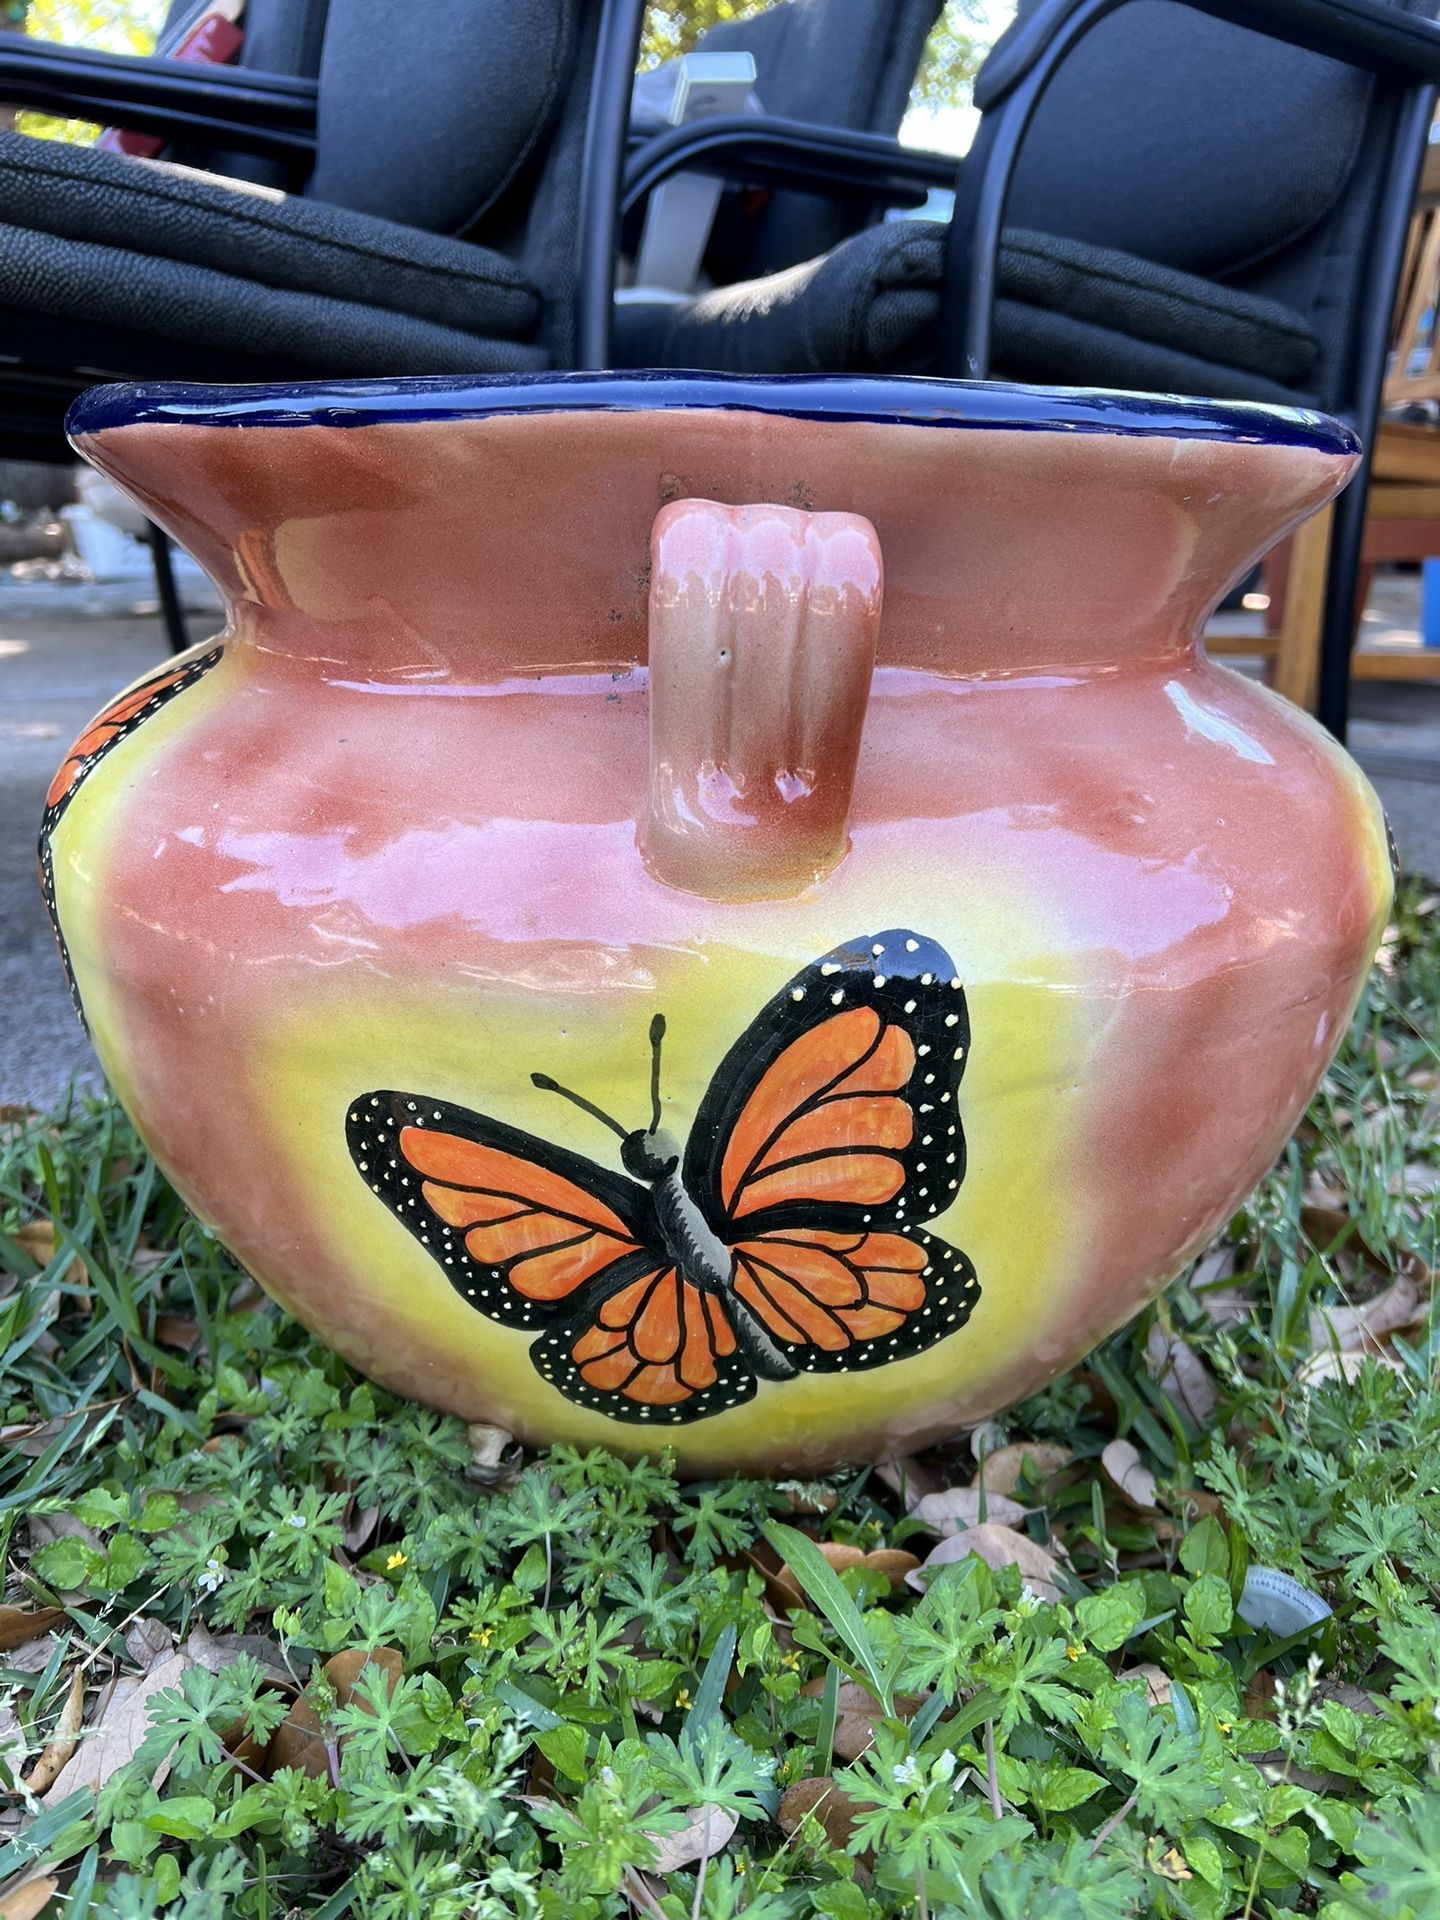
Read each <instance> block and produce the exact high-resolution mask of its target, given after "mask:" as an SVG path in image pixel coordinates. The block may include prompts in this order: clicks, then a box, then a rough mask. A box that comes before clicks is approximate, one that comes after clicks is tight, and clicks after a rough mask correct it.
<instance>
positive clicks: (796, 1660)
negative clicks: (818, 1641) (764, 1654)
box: [780, 1647, 800, 1673]
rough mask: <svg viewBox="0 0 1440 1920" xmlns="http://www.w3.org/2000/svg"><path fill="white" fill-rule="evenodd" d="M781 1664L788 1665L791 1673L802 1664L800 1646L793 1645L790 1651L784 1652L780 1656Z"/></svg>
mask: <svg viewBox="0 0 1440 1920" xmlns="http://www.w3.org/2000/svg"><path fill="white" fill-rule="evenodd" d="M780 1664H781V1666H782V1667H788V1668H789V1669H790V1671H791V1673H794V1672H795V1671H796V1669H797V1668H798V1667H799V1665H800V1649H799V1648H798V1647H791V1649H790V1651H789V1652H788V1653H782V1654H781V1656H780Z"/></svg>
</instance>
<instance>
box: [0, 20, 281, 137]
mask: <svg viewBox="0 0 1440 1920" xmlns="http://www.w3.org/2000/svg"><path fill="white" fill-rule="evenodd" d="M0 100H4V101H6V102H7V103H9V104H12V105H16V106H25V107H39V108H41V109H43V110H44V111H45V112H47V113H59V114H64V115H68V116H70V117H73V118H76V119H83V120H98V121H100V122H101V123H102V124H105V125H113V124H115V123H117V122H118V123H120V124H122V125H124V126H126V127H133V128H135V129H136V130H137V131H138V132H142V133H159V134H164V135H166V136H168V137H170V138H172V139H174V138H183V139H197V138H198V139H202V140H203V141H204V143H205V144H206V145H224V146H227V147H235V148H238V149H242V150H244V151H246V152H251V153H265V154H274V155H277V156H280V157H283V158H286V159H289V160H300V161H305V160H313V158H314V153H315V101H316V86H315V82H314V81H313V80H301V79H296V78H293V77H292V76H290V75H288V74H269V73H254V72H251V71H250V70H249V69H248V68H245V67H216V66H202V65H199V64H198V63H192V62H189V61H184V60H166V59H157V58H139V57H137V56H135V55H131V54H123V53H98V52H94V51H92V50H91V49H90V48H88V47H66V46H59V45H56V44H55V43H54V42H52V41H47V40H31V39H28V38H26V37H25V36H24V35H22V34H18V33H6V34H0Z"/></svg>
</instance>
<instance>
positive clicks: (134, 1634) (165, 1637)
mask: <svg viewBox="0 0 1440 1920" xmlns="http://www.w3.org/2000/svg"><path fill="white" fill-rule="evenodd" d="M125 1651H126V1652H127V1653H128V1654H129V1656H130V1658H131V1660H132V1661H133V1662H134V1663H135V1665H136V1666H137V1667H138V1668H139V1669H140V1671H141V1672H142V1673H148V1672H149V1670H150V1668H151V1667H153V1666H155V1665H157V1664H158V1663H159V1662H160V1661H161V1660H168V1659H169V1657H170V1655H171V1654H172V1653H173V1652H174V1651H175V1636H174V1634H173V1633H171V1631H170V1629H169V1627H167V1626H166V1624H165V1622H164V1621H163V1620H136V1621H135V1622H134V1623H133V1624H132V1626H131V1627H130V1630H129V1632H128V1633H127V1634H126V1635H125Z"/></svg>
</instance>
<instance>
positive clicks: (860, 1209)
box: [685, 928, 980, 1372]
mask: <svg viewBox="0 0 1440 1920" xmlns="http://www.w3.org/2000/svg"><path fill="white" fill-rule="evenodd" d="M969 1045H970V1027H969V1019H968V1014H967V1010H966V1004H965V991H964V988H963V986H962V985H961V982H960V979H959V976H958V974H957V973H956V971H955V966H954V963H953V962H952V960H951V958H950V956H949V954H947V953H946V952H945V950H944V949H943V948H942V947H940V946H938V945H937V944H936V942H934V941H933V940H928V939H925V938H924V937H922V936H921V935H919V934H916V933H912V932H910V931H908V930H907V929H905V928H895V929H892V930H891V931H889V932H886V933H879V934H875V935H874V936H873V937H871V938H870V939H866V940H856V941H852V942H850V943H848V944H847V945H846V946H843V947H838V948H836V949H835V951H834V952H832V953H829V954H827V955H826V956H825V957H824V958H823V959H821V960H817V961H816V962H815V963H814V964H813V965H811V966H809V967H806V968H805V969H804V970H803V971H802V972H801V973H799V974H797V975H796V977H795V978H794V979H793V980H792V981H791V982H790V983H789V985H788V986H786V987H785V988H784V989H783V990H782V991H781V992H780V993H778V994H777V995H776V996H775V998H774V999H773V1000H772V1001H771V1002H770V1003H769V1005H768V1006H766V1007H765V1008H764V1009H763V1010H762V1011H761V1013H760V1014H759V1016H758V1017H757V1018H756V1020H755V1021H754V1022H752V1024H751V1026H750V1027H749V1028H748V1030H747V1031H746V1032H745V1033H744V1034H743V1035H742V1036H741V1037H740V1039H739V1040H737V1041H736V1043H735V1045H734V1046H733V1047H732V1048H731V1049H730V1052H729V1053H728V1054H727V1055H726V1057H725V1059H724V1061H723V1062H722V1063H721V1066H720V1069H719V1072H718V1073H717V1074H716V1076H715V1079H714V1081H713V1083H712V1085H711V1088H710V1091H709V1093H708V1094H707V1096H706V1098H705V1100H704V1102H703V1103H702V1105H701V1108H700V1113H699V1115H698V1117H697V1120H696V1124H695V1127H694V1130H693V1131H692V1133H691V1136H690V1145H689V1149H688V1152H687V1155H686V1163H685V1179H686V1184H687V1186H688V1187H689V1189H690V1191H691V1192H692V1193H693V1194H694V1195H695V1197H696V1200H697V1201H698V1203H699V1205H700V1207H701V1209H702V1211H703V1212H704V1213H705V1215H706V1217H707V1219H708V1220H709V1222H710V1224H711V1225H712V1227H713V1228H714V1230H715V1232H716V1233H717V1234H719V1235H720V1237H721V1238H722V1239H724V1240H725V1241H727V1242H728V1243H729V1244H730V1246H731V1247H732V1249H733V1251H734V1255H735V1268H734V1273H733V1276H732V1280H731V1286H732V1289H733V1292H734V1295H735V1299H736V1302H737V1307H736V1311H737V1314H739V1315H748V1316H749V1317H750V1318H751V1320H752V1321H753V1322H754V1323H757V1324H758V1325H759V1327H760V1328H761V1329H762V1330H763V1333H764V1335H765V1336H766V1337H767V1338H768V1339H769V1340H770V1341H771V1342H772V1343H773V1345H774V1346H775V1347H776V1348H778V1349H779V1352H780V1354H781V1355H782V1356H783V1358H784V1359H785V1361H787V1362H788V1363H789V1364H790V1365H791V1366H792V1367H794V1368H795V1369H796V1370H797V1371H801V1372H848V1371H851V1370H855V1369H864V1368H869V1367H874V1366H880V1365H883V1364H885V1363H886V1362H889V1361H892V1360H899V1359H904V1358H906V1357H908V1356H910V1355H912V1354H916V1353H920V1352H923V1351H924V1350H925V1349H926V1348H927V1347H930V1346H933V1345H934V1344H935V1343H936V1342H937V1341H939V1340H943V1339H945V1338H946V1337H947V1336H948V1335H950V1334H952V1333H955V1332H958V1331H959V1329H960V1328H961V1327H963V1326H964V1324H965V1322H966V1321H967V1320H968V1319H969V1317H970V1314H971V1312H972V1311H973V1309H974V1306H975V1303H976V1301H977V1300H978V1299H979V1297H980V1288H979V1283H978V1281H977V1279H976V1275H975V1269H974V1267H973V1265H972V1264H971V1262H970V1260H969V1259H968V1257H967V1256H966V1255H965V1254H964V1253H962V1252H961V1251H960V1249H959V1248H957V1247H953V1246H951V1245H950V1244H949V1243H948V1242H946V1241H944V1240H941V1239H938V1238H937V1237H936V1236H935V1235H933V1234H929V1233H925V1232H923V1231H922V1230H921V1225H922V1223H923V1222H925V1221H927V1220H932V1219H934V1218H935V1216H936V1215H937V1214H939V1213H942V1212H943V1211H944V1210H945V1209H946V1208H947V1207H948V1206H949V1205H950V1203H951V1202H952V1201H953V1200H954V1198H955V1195H956V1193H957V1192H958V1191H959V1187H960V1183H961V1181H962V1179H963V1178H964V1174H965V1134H964V1128H963V1125H962V1122H961V1118H960V1111H959V1088H960V1080H961V1076H962V1075H963V1073H964V1071H965V1062H966V1058H967V1055H968V1051H969Z"/></svg>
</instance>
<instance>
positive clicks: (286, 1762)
mask: <svg viewBox="0 0 1440 1920" xmlns="http://www.w3.org/2000/svg"><path fill="white" fill-rule="evenodd" d="M367 1668H372V1669H373V1668H378V1669H379V1670H380V1672H382V1673H383V1674H384V1675H385V1678H386V1685H387V1687H388V1690H389V1691H390V1692H391V1693H393V1692H394V1691H395V1688H396V1685H397V1684H398V1682H399V1679H400V1676H401V1674H402V1673H404V1671H405V1662H404V1660H403V1659H402V1657H401V1656H400V1654H399V1653H398V1652H397V1651H396V1650H395V1648H394V1647H374V1648H372V1649H371V1650H370V1651H369V1652H368V1653H367V1652H366V1651H365V1650H364V1649H363V1648H360V1647H351V1648H348V1649H347V1650H346V1651H345V1652H344V1653H337V1654H336V1655H335V1656H334V1657H333V1658H332V1659H330V1660H327V1661H326V1662H325V1665H324V1666H323V1667H322V1668H321V1669H320V1671H321V1672H322V1673H323V1674H324V1676H325V1679H326V1681H327V1682H328V1683H329V1685H330V1688H331V1690H332V1691H333V1693H334V1695H335V1701H336V1705H337V1706H342V1707H348V1706H349V1705H350V1702H351V1700H352V1699H353V1698H354V1697H355V1689H356V1685H357V1683H358V1681H359V1679H360V1676H361V1674H363V1673H364V1672H365V1670H366V1669H367ZM281 1767H294V1768H295V1769H296V1771H297V1772H299V1773H308V1774H309V1775H310V1776H311V1778H312V1779H315V1780H325V1779H328V1778H329V1774H330V1759H329V1755H328V1754H327V1753H326V1751H325V1729H324V1723H323V1722H322V1720H321V1718H320V1716H319V1714H318V1713H317V1712H316V1711H315V1709H314V1707H313V1706H312V1705H311V1703H310V1701H309V1700H307V1699H306V1698H305V1696H304V1695H303V1694H302V1695H301V1696H300V1698H299V1699H298V1700H297V1701H295V1703H294V1705H293V1706H292V1707H291V1709H290V1711H289V1713H287V1714H286V1716H285V1718H284V1720H282V1721H281V1723H280V1725H279V1726H278V1727H277V1728H276V1729H275V1732H274V1733H273V1734H272V1735H271V1738H270V1745H269V1746H268V1747H267V1749H266V1751H265V1765H264V1768H263V1769H262V1771H263V1772H265V1773H267V1774H271V1773H277V1772H278V1771H279V1770H280V1768H281Z"/></svg>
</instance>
